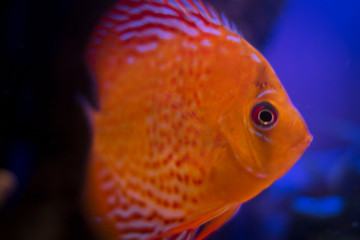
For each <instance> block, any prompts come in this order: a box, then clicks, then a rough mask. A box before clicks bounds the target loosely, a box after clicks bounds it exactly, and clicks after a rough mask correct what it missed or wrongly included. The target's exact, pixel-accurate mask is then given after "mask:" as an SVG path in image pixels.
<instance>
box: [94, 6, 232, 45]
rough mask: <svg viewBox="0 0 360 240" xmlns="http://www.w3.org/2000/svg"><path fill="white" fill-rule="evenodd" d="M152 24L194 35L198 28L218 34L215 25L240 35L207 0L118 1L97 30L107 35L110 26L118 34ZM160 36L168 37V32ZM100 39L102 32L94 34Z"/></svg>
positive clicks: (208, 32) (201, 30)
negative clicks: (204, 0) (203, 0)
mask: <svg viewBox="0 0 360 240" xmlns="http://www.w3.org/2000/svg"><path fill="white" fill-rule="evenodd" d="M151 25H152V26H156V27H157V28H158V29H161V28H162V27H163V29H171V28H173V29H174V28H177V29H178V30H180V31H182V32H184V33H186V34H188V35H190V36H197V34H198V33H199V32H203V33H205V34H215V35H219V34H220V33H219V31H218V30H217V29H216V26H223V27H225V28H226V29H227V30H228V31H229V32H232V33H235V34H237V35H239V33H238V31H237V28H236V26H235V24H234V23H233V22H230V21H229V20H228V18H227V17H226V16H225V15H224V14H221V17H220V16H219V14H218V13H217V12H216V11H215V10H214V8H213V7H212V6H211V5H210V4H208V3H205V4H204V3H203V2H202V1H201V0H127V1H118V2H117V3H116V4H115V6H114V7H113V8H111V9H110V11H109V12H108V13H107V14H106V15H105V16H104V18H103V21H102V22H101V24H100V26H99V28H98V30H97V32H98V33H99V35H106V34H107V33H108V32H109V31H110V30H111V29H112V30H113V31H114V32H116V33H119V34H121V33H122V32H126V31H130V30H138V29H140V28H142V29H143V28H145V26H149V27H151ZM152 28H154V27H152ZM126 36H127V37H129V36H128V35H126ZM159 36H163V37H165V38H170V34H164V35H161V34H159ZM127 37H124V38H125V39H127ZM100 39H101V36H100V37H99V38H98V39H97V38H94V40H95V41H97V42H100Z"/></svg>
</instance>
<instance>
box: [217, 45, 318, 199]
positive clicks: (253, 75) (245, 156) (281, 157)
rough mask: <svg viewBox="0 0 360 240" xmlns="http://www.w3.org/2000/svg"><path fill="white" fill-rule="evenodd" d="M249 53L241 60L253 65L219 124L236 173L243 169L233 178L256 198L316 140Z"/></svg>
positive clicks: (278, 85) (261, 59) (255, 56)
mask: <svg viewBox="0 0 360 240" xmlns="http://www.w3.org/2000/svg"><path fill="white" fill-rule="evenodd" d="M248 48H249V49H250V50H251V51H248V55H247V56H245V58H244V56H242V57H243V59H247V61H250V62H251V64H247V65H246V69H247V73H246V74H244V75H245V76H244V79H243V81H241V84H240V85H239V87H238V88H239V91H238V92H237V96H236V97H234V99H232V102H231V103H230V104H229V105H228V106H227V107H226V108H224V110H223V112H222V114H221V115H220V119H219V121H218V122H219V128H220V129H221V132H222V134H223V135H224V136H225V139H226V141H227V143H228V146H229V151H230V152H231V155H232V157H233V159H234V163H232V164H233V165H232V168H234V169H236V168H237V169H240V170H239V171H238V173H237V175H236V174H235V175H234V176H233V179H235V178H239V179H240V181H239V183H235V182H234V184H233V185H236V184H240V182H242V183H243V182H244V181H246V182H247V185H248V186H256V187H255V188H256V190H254V189H252V190H253V191H254V192H253V193H252V195H255V194H257V193H258V192H259V191H261V190H263V189H264V188H266V187H267V186H269V185H270V184H272V183H273V182H274V181H275V180H276V179H278V178H280V177H281V176H283V175H284V174H285V173H286V172H287V171H288V170H289V169H290V168H291V167H292V166H293V165H294V164H295V163H296V161H297V160H298V159H299V158H300V157H301V155H302V154H303V152H304V151H305V150H306V148H307V147H308V146H309V144H310V142H311V141H312V136H311V134H310V133H309V130H308V128H307V125H306V123H305V121H304V119H303V118H302V116H301V115H300V113H299V111H298V110H297V109H296V108H295V107H294V105H293V104H292V103H291V101H290V99H289V97H288V95H287V93H286V91H285V89H284V87H283V86H282V84H281V83H280V81H279V79H278V77H277V76H276V74H275V72H274V71H273V69H272V68H271V66H270V64H269V63H268V62H267V61H266V59H265V58H264V57H262V56H261V54H260V53H258V52H257V51H256V50H255V49H253V48H252V47H251V46H248ZM231 67H232V66H230V67H229V68H228V70H229V71H232V70H231ZM240 67H241V66H240ZM244 175H247V176H248V177H247V178H246V179H245V178H244V177H243V176H244ZM259 182H261V184H258V183H259ZM252 183H253V184H252ZM234 187H236V186H234ZM247 189H249V188H247ZM241 191H244V190H243V189H242V190H241Z"/></svg>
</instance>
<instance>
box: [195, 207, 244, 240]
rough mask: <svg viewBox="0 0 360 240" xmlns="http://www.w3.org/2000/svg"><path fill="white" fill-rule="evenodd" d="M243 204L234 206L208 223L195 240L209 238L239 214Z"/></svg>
mask: <svg viewBox="0 0 360 240" xmlns="http://www.w3.org/2000/svg"><path fill="white" fill-rule="evenodd" d="M240 205H241V204H234V205H232V206H231V207H230V208H229V209H228V210H227V211H226V212H224V213H223V214H221V215H219V216H218V217H216V218H214V219H213V220H211V221H210V222H208V223H207V224H206V225H205V226H204V228H203V229H201V231H200V232H199V234H198V235H197V236H196V238H195V240H202V239H205V238H206V237H208V236H209V235H210V234H211V233H212V232H214V231H215V230H216V229H218V228H219V227H221V226H222V225H223V224H225V223H226V222H227V221H228V220H229V219H230V218H231V217H232V216H234V214H235V213H236V212H237V210H238V209H239V207H240Z"/></svg>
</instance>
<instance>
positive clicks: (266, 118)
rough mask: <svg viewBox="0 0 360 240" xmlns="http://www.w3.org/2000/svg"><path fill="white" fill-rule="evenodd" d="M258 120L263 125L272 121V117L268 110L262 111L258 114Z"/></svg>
mask: <svg viewBox="0 0 360 240" xmlns="http://www.w3.org/2000/svg"><path fill="white" fill-rule="evenodd" d="M259 118H260V120H261V121H262V122H263V123H264V124H267V123H269V122H271V121H272V118H273V115H272V114H271V112H270V111H269V110H263V111H261V112H260V115H259Z"/></svg>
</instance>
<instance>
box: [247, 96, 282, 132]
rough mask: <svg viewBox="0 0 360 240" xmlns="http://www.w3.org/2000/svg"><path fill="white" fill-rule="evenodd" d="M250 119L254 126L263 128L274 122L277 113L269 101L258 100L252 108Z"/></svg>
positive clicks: (269, 126) (270, 125)
mask: <svg viewBox="0 0 360 240" xmlns="http://www.w3.org/2000/svg"><path fill="white" fill-rule="evenodd" d="M251 119H252V121H253V123H254V124H255V126H256V127H258V128H260V129H264V130H265V129H269V128H271V127H272V126H274V125H275V124H276V122H277V120H278V113H277V110H276V108H275V107H274V106H273V105H272V104H270V103H269V102H260V103H257V104H256V105H255V106H254V107H253V108H252V110H251Z"/></svg>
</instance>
